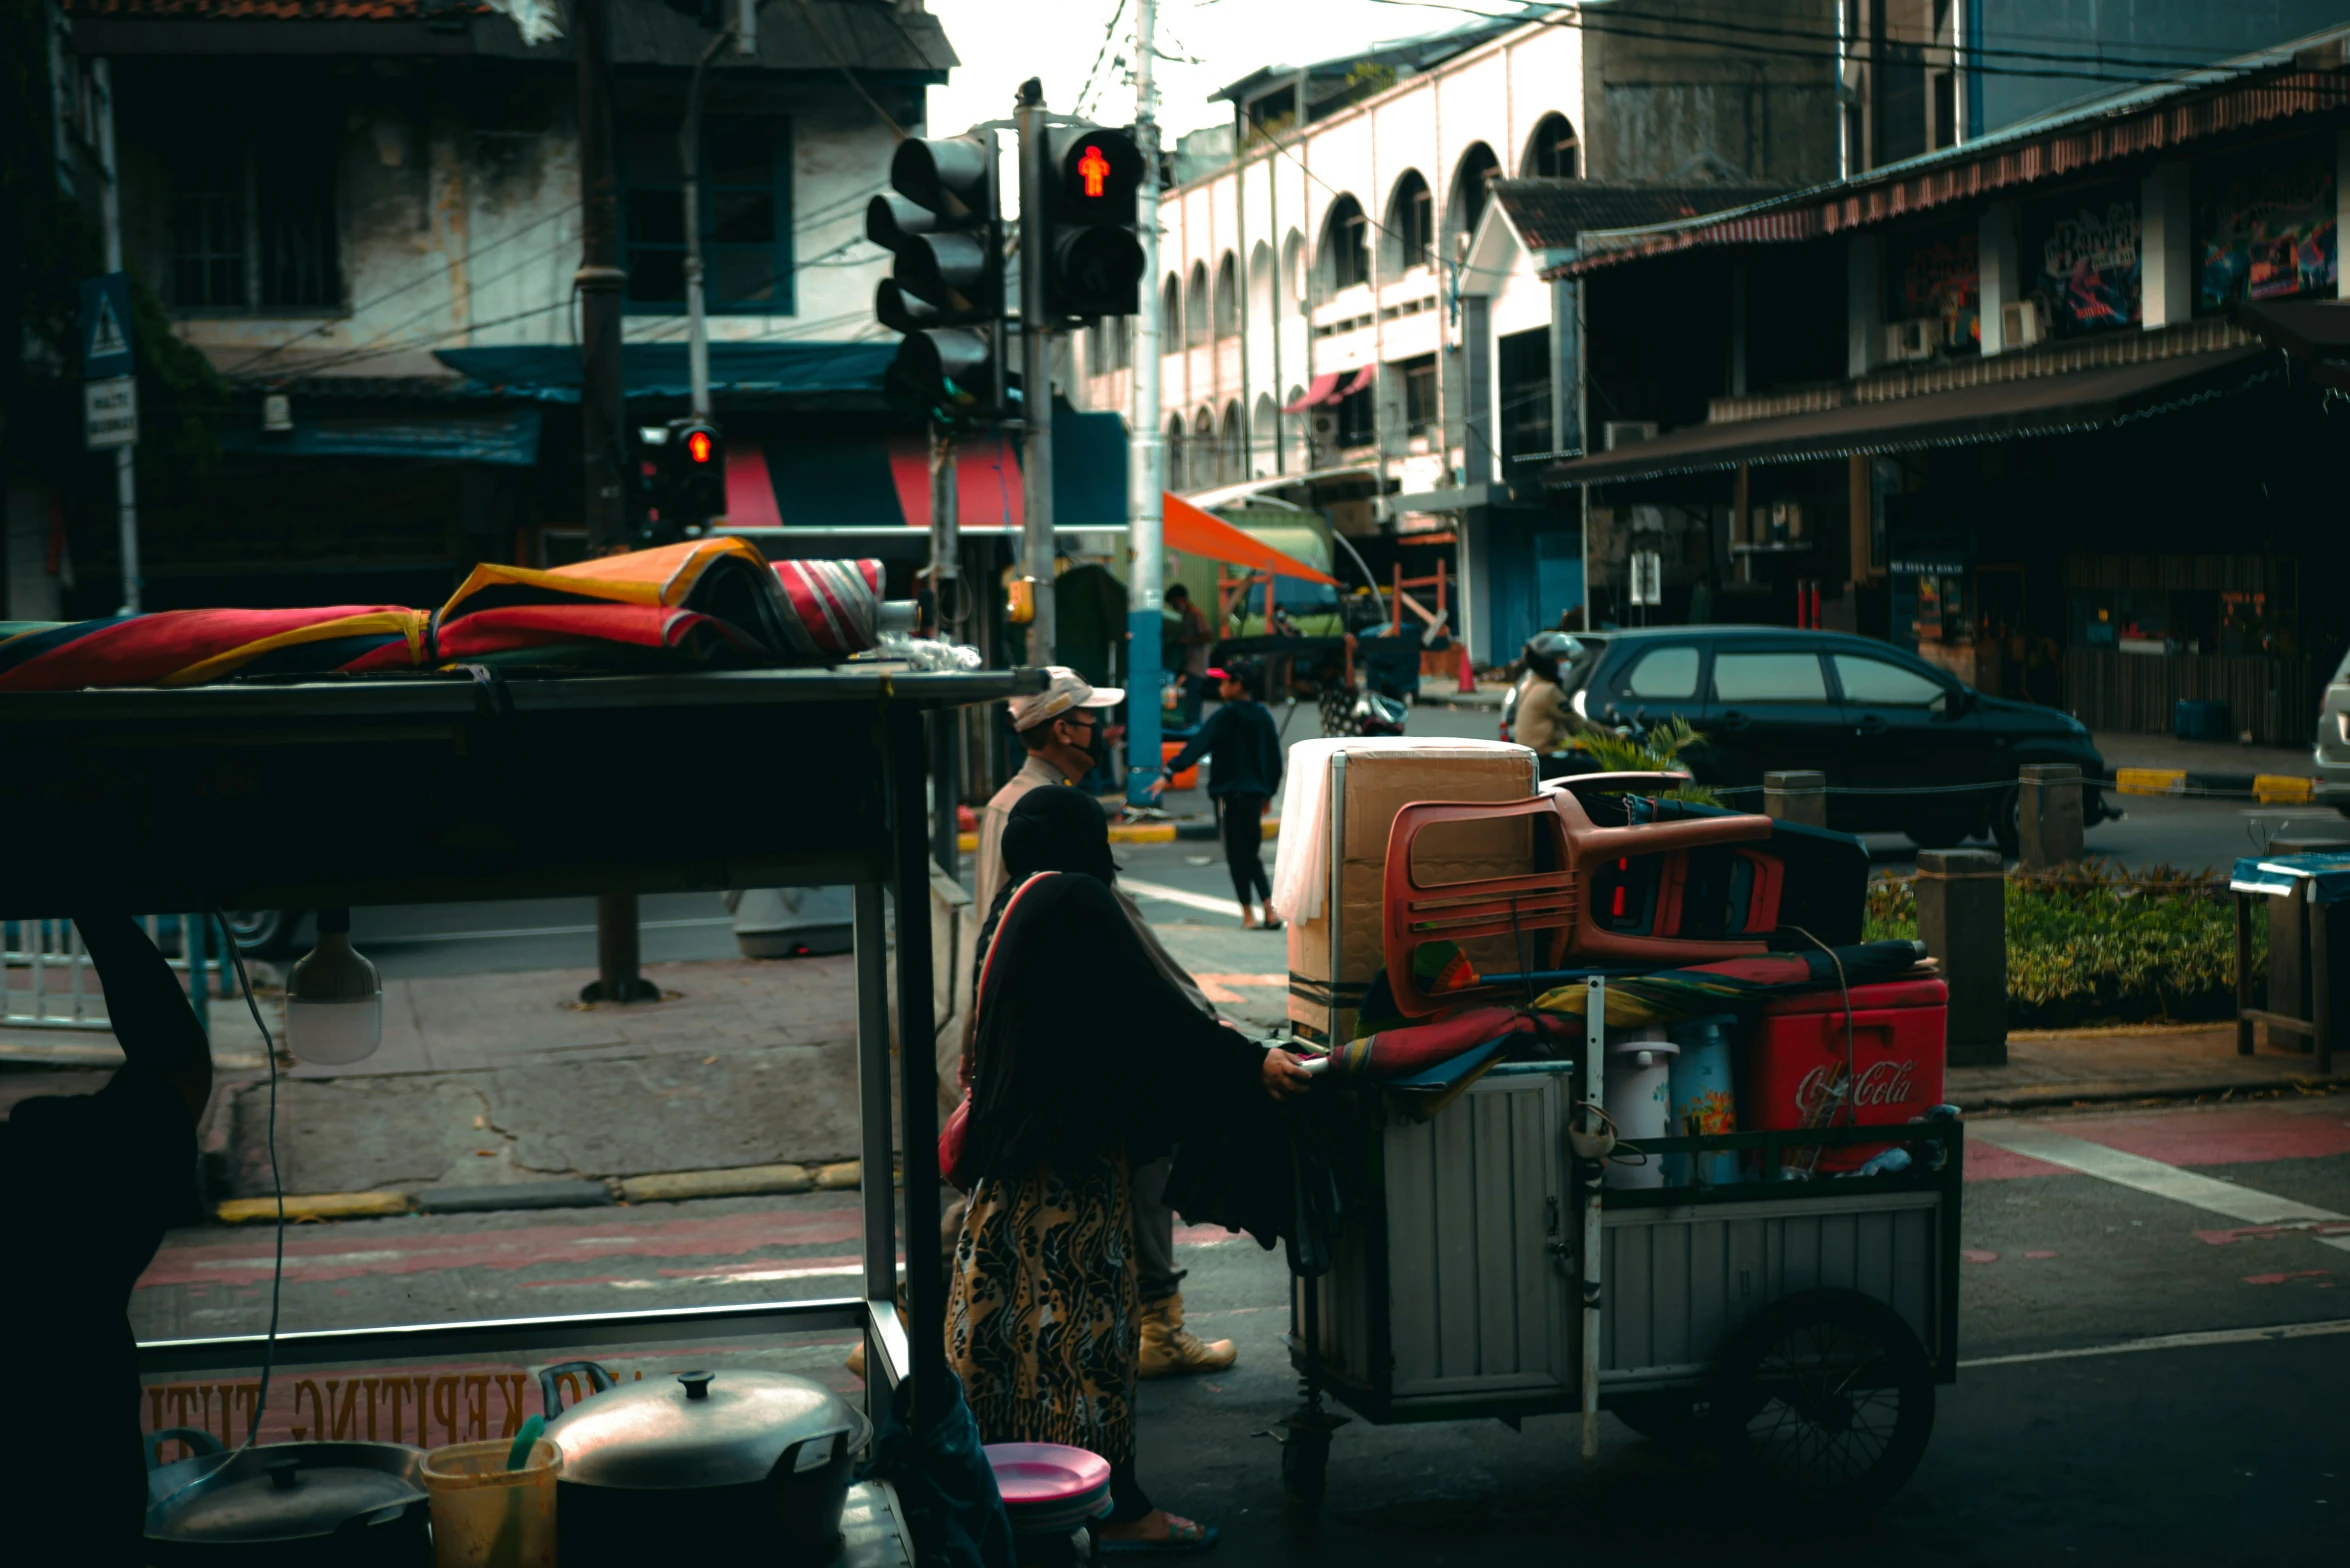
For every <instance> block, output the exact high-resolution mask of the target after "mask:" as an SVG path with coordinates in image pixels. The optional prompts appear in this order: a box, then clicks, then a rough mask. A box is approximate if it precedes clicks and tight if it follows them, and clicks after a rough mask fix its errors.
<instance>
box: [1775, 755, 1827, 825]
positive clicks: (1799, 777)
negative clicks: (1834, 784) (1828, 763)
mask: <svg viewBox="0 0 2350 1568" xmlns="http://www.w3.org/2000/svg"><path fill="white" fill-rule="evenodd" d="M1763 813H1764V815H1766V816H1768V817H1771V818H1772V819H1774V820H1776V821H1779V822H1793V823H1795V824H1797V825H1799V826H1801V827H1807V828H1824V827H1826V826H1827V825H1828V775H1826V774H1825V773H1814V772H1812V771H1810V770H1809V769H1798V770H1796V771H1794V772H1792V773H1766V774H1764V775H1763Z"/></svg>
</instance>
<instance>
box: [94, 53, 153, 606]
mask: <svg viewBox="0 0 2350 1568" xmlns="http://www.w3.org/2000/svg"><path fill="white" fill-rule="evenodd" d="M90 79H91V80H92V82H94V83H95V84H96V86H97V89H98V108H99V115H98V156H99V158H100V159H101V160H102V161H103V162H104V163H105V165H106V183H105V187H104V190H103V192H102V194H101V195H100V197H99V202H98V218H99V222H100V223H102V224H103V225H104V226H105V230H106V270H107V271H108V272H120V271H121V270H122V173H121V170H120V169H119V168H118V167H117V166H116V164H115V158H114V72H113V69H112V67H111V65H110V63H109V62H107V61H105V60H99V61H96V62H94V63H93V64H92V65H91V67H90ZM130 325H131V324H130V323H129V322H127V321H126V322H124V323H123V324H122V326H123V330H124V331H125V332H128V331H129V330H130ZM137 450H138V449H137V448H136V447H135V446H118V447H116V448H115V449H114V526H115V535H116V538H117V540H118V542H119V548H120V550H121V553H122V609H121V611H120V612H119V613H121V614H123V615H136V614H138V613H139V611H140V609H141V607H142V606H143V604H144V602H145V599H146V596H147V595H146V588H147V584H146V579H145V576H144V574H142V573H141V571H140V570H139V470H138V464H137V461H136V460H135V458H134V457H133V455H132V454H133V453H135V452H136V451H137Z"/></svg>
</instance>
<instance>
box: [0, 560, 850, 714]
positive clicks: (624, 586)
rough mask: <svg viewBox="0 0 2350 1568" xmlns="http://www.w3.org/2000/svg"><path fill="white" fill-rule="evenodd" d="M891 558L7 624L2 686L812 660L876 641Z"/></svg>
mask: <svg viewBox="0 0 2350 1568" xmlns="http://www.w3.org/2000/svg"><path fill="white" fill-rule="evenodd" d="M880 598H881V563H880V562H878V561H781V562H775V563H772V564H771V563H769V562H768V561H767V560H766V558H765V557H763V556H761V555H760V553H759V551H758V549H757V548H756V547H755V546H753V545H752V544H751V543H749V542H748V541H747V540H742V539H732V538H721V539H696V540H689V541H686V542H684V543H681V544H673V545H664V546H662V547H660V548H659V549H653V550H638V551H634V552H632V553H630V554H627V555H614V556H605V557H601V558H599V559H597V560H593V561H582V562H580V563H578V564H577V565H574V566H560V567H556V568H554V569H552V570H548V571H538V570H533V569H531V568H528V567H520V566H496V565H483V566H477V567H475V568H474V569H473V572H472V574H471V575H469V576H468V577H467V578H466V579H465V581H464V582H463V583H462V584H461V585H460V586H459V587H458V589H457V591H456V592H455V593H454V594H452V595H450V597H449V600H448V602H447V603H446V604H443V605H442V606H441V607H440V608H439V609H438V610H433V611H426V610H415V609H409V608H407V607H405V606H402V605H385V604H376V605H333V606H327V607H323V608H318V609H299V610H163V611H158V612H156V613H154V614H151V615H129V616H114V617H109V618H107V619H104V620H94V621H66V622H0V691H78V690H81V689H83V688H85V687H92V686H200V685H203V684H205V683H206V682H209V681H217V680H226V679H228V678H230V677H232V676H257V675H325V674H345V675H366V674H376V673H382V672H385V671H395V670H417V669H435V668H439V667H441V666H443V665H449V664H471V663H483V662H486V663H492V664H507V665H555V666H565V667H571V668H627V667H631V666H634V667H644V666H646V665H648V664H650V665H663V664H675V663H678V662H685V663H702V662H709V661H713V660H731V661H734V662H743V663H815V662H822V661H824V660H826V659H831V658H841V657H845V656H847V655H849V654H852V653H861V652H864V651H865V650H866V649H869V648H871V647H872V646H873V645H874V643H875V641H876V637H877V627H878V623H879V613H880Z"/></svg>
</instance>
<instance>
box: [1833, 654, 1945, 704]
mask: <svg viewBox="0 0 2350 1568" xmlns="http://www.w3.org/2000/svg"><path fill="white" fill-rule="evenodd" d="M1829 657H1830V658H1832V659H1834V660H1835V661H1836V680H1837V683H1838V684H1840V685H1841V686H1843V688H1844V700H1845V701H1846V702H1865V703H1871V704H1875V705H1879V706H1883V707H1889V708H1923V707H1925V706H1927V705H1928V704H1929V703H1931V702H1933V701H1934V699H1935V698H1937V697H1939V696H1941V695H1942V684H1941V682H1939V681H1932V680H1928V679H1927V678H1926V677H1925V676H1923V675H1920V674H1919V673H1918V672H1917V671H1915V670H1905V669H1903V668H1902V667H1901V666H1900V665H1898V664H1888V663H1886V662H1885V661H1884V660H1883V659H1872V658H1869V657H1868V656H1866V655H1865V654H1857V653H1836V654H1830V655H1829Z"/></svg>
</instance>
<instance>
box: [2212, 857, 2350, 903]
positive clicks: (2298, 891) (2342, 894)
mask: <svg viewBox="0 0 2350 1568" xmlns="http://www.w3.org/2000/svg"><path fill="white" fill-rule="evenodd" d="M2228 887H2229V888H2230V889H2231V890H2233V891H2235V892H2238V893H2286V894H2291V895H2293V896H2295V897H2304V896H2305V897H2307V898H2308V899H2309V901H2310V902H2311V903H2315V904H2339V903H2341V902H2343V901H2344V900H2345V899H2350V855H2342V854H2314V855H2247V856H2246V857H2245V858H2244V859H2242V860H2239V861H2237V862H2236V867H2235V870H2234V871H2233V872H2232V873H2230V875H2229V877H2228ZM2303 888H2307V889H2308V892H2307V893H2306V894H2303V892H2302V889H2303Z"/></svg>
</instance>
